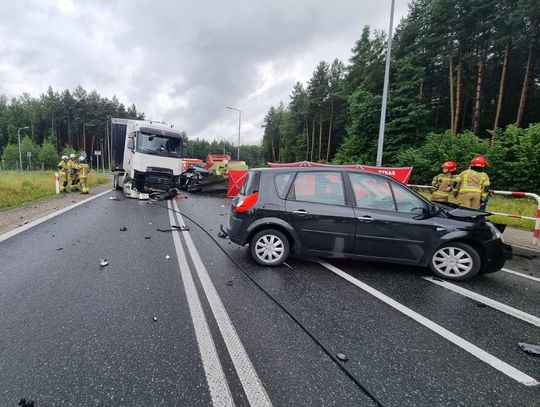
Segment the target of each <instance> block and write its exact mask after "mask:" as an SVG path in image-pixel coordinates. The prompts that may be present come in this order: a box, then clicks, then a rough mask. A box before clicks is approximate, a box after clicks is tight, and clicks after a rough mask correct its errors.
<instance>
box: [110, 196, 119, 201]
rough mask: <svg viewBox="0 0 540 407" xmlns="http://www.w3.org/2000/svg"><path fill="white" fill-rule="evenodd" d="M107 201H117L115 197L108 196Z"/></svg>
mask: <svg viewBox="0 0 540 407" xmlns="http://www.w3.org/2000/svg"><path fill="white" fill-rule="evenodd" d="M109 201H118V198H117V197H115V196H110V197H109Z"/></svg>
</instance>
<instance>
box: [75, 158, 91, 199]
mask: <svg viewBox="0 0 540 407" xmlns="http://www.w3.org/2000/svg"><path fill="white" fill-rule="evenodd" d="M88 171H89V168H88V164H87V163H86V158H84V157H83V156H82V155H81V156H80V157H79V172H78V176H79V179H80V182H81V189H82V191H81V194H87V193H88Z"/></svg>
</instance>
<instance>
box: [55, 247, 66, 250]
mask: <svg viewBox="0 0 540 407" xmlns="http://www.w3.org/2000/svg"><path fill="white" fill-rule="evenodd" d="M56 250H64V248H63V247H59V248H58V249H56Z"/></svg>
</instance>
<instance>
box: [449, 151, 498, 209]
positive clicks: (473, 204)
mask: <svg viewBox="0 0 540 407" xmlns="http://www.w3.org/2000/svg"><path fill="white" fill-rule="evenodd" d="M487 165H488V161H487V160H486V157H484V156H483V155H479V156H477V157H474V158H473V159H472V161H471V165H470V166H469V169H468V170H465V171H463V172H462V173H461V174H459V175H458V176H457V177H456V181H455V182H454V185H453V189H454V193H455V194H457V196H458V199H459V204H460V205H461V206H464V207H466V208H472V209H480V205H481V204H482V202H483V201H484V199H486V196H487V195H488V193H489V177H488V175H487V174H486V173H485V172H484V167H486V166H487Z"/></svg>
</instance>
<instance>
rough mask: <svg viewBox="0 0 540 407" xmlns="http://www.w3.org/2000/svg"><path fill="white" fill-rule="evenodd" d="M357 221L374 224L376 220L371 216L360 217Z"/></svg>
mask: <svg viewBox="0 0 540 407" xmlns="http://www.w3.org/2000/svg"><path fill="white" fill-rule="evenodd" d="M357 219H358V220H363V221H364V222H373V221H374V220H375V219H373V218H372V217H371V216H359V217H358V218H357Z"/></svg>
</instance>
